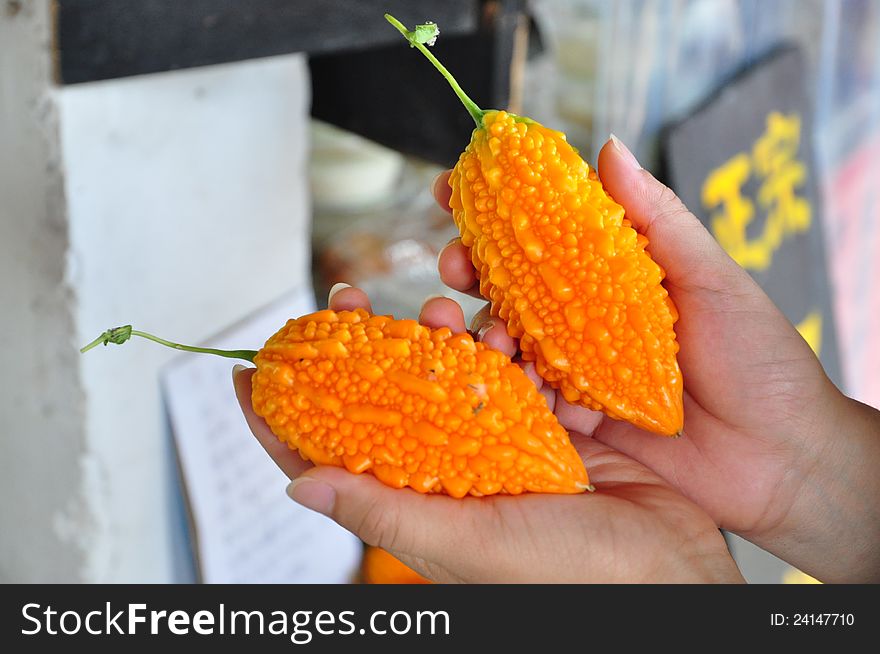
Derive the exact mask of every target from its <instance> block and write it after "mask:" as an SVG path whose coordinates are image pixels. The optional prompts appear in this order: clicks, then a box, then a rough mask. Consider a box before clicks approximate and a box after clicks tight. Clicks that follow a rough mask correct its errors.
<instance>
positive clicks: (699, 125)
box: [664, 48, 840, 383]
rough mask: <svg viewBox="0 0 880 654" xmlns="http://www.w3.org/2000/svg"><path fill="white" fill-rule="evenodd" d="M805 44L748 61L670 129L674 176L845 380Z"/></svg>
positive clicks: (836, 376)
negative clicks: (749, 63) (829, 269)
mask: <svg viewBox="0 0 880 654" xmlns="http://www.w3.org/2000/svg"><path fill="white" fill-rule="evenodd" d="M806 75H807V72H806V68H805V62H804V59H803V55H802V53H801V52H800V51H799V50H797V49H795V48H788V49H784V50H781V51H778V52H776V53H774V54H773V55H771V56H769V57H768V58H767V59H765V60H763V61H762V62H761V63H759V64H756V65H755V66H753V67H751V68H750V69H749V70H748V71H746V72H745V73H744V74H742V75H740V76H739V77H737V78H736V79H735V80H733V81H732V82H731V83H730V84H728V85H726V86H725V87H724V88H723V89H722V90H721V91H719V92H718V93H717V94H716V95H715V96H714V97H713V98H712V99H711V100H710V101H709V102H707V103H706V104H705V105H703V106H702V107H700V108H699V109H698V110H697V111H695V112H694V113H693V114H691V115H690V116H688V117H687V118H686V119H684V120H683V121H681V122H680V123H678V124H676V125H675V126H674V127H672V128H671V129H670V130H668V131H667V133H666V135H665V139H664V146H665V148H664V156H665V165H666V173H667V177H668V180H667V181H668V182H669V183H670V185H671V186H672V188H673V189H674V190H675V191H676V192H677V193H678V195H679V197H681V199H682V200H683V201H684V203H685V204H686V205H687V206H688V207H689V208H690V209H691V210H692V211H693V212H694V213H695V214H696V215H697V216H698V217H699V218H700V220H702V221H703V224H705V225H706V227H707V228H708V229H709V230H710V231H711V232H712V235H713V236H714V237H715V238H716V239H717V240H718V242H719V243H720V244H721V245H722V246H723V247H724V248H725V250H727V252H728V253H729V254H730V255H731V257H733V259H734V260H736V261H737V263H739V264H740V265H741V266H742V267H743V268H745V269H746V270H748V271H749V273H751V275H752V277H754V279H755V280H756V281H757V282H758V283H759V284H760V285H761V287H762V288H763V289H764V290H765V291H766V292H767V294H768V295H769V296H770V297H771V298H772V299H773V301H774V302H775V303H776V305H777V306H778V307H779V308H780V309H781V310H782V311H783V312H784V313H785V315H786V316H787V317H788V318H789V320H791V322H792V323H793V324H794V325H795V326H796V327H797V328H798V330H799V331H800V333H801V335H802V336H803V337H804V338H805V339H806V341H807V342H808V343H809V344H810V346H811V347H812V348H813V350H814V351H816V353H817V354H819V356H820V358H821V360H822V363H823V365H824V366H825V370H826V371H827V373H828V375H829V376H830V377H831V379H833V380H834V381H835V382H836V383H839V382H840V361H839V358H838V351H837V343H836V338H835V329H834V317H833V312H832V303H831V287H830V284H829V279H828V273H827V267H826V263H825V248H824V237H823V223H822V215H821V211H822V205H821V201H820V196H819V189H818V184H817V178H816V176H817V171H816V165H815V159H814V157H813V149H812V143H811V139H812V135H813V130H812V125H811V122H810V120H811V119H810V104H809V100H808V96H807V93H806V88H805V80H806Z"/></svg>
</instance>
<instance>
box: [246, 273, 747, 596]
mask: <svg viewBox="0 0 880 654" xmlns="http://www.w3.org/2000/svg"><path fill="white" fill-rule="evenodd" d="M329 304H330V308H332V309H335V310H343V309H354V308H357V307H362V308H364V309H367V310H370V303H369V300H368V298H367V296H366V295H365V294H364V293H363V292H362V291H361V290H360V289H357V288H351V287H348V288H345V289H343V290H339V291H338V292H336V293H331V298H330V303H329ZM419 320H420V322H421V323H422V324H424V325H427V326H430V327H441V326H448V327H449V328H450V329H452V331H453V332H455V333H460V332H463V331H464V330H465V325H464V316H463V315H462V312H461V308H460V307H459V306H458V304H456V303H455V302H454V301H452V300H449V299H447V298H434V299H431V300H429V301H427V302H426V303H425V305H424V307H423V309H422V312H421V315H420V317H419ZM252 376H253V369H242V368H236V370H234V371H233V382H234V385H235V390H236V394H237V396H238V399H239V402H240V403H241V407H242V411H243V412H244V415H245V418H246V420H247V422H248V424H249V426H250V428H251V430H252V431H253V433H254V435H255V436H256V437H257V439H258V440H259V442H260V443H261V444H262V445H263V447H264V448H265V449H266V451H267V452H268V453H269V455H270V456H271V457H272V458H273V459H274V460H275V462H276V463H277V464H278V466H279V467H280V468H281V469H282V470H283V471H284V472H285V473H286V474H287V475H288V477H290V478H291V479H294V481H293V482H292V483H291V484H290V486H289V487H288V494H289V495H290V496H291V497H292V498H293V499H294V500H295V501H297V502H299V503H300V504H302V505H304V506H306V507H308V508H310V509H313V510H315V511H318V512H319V513H322V514H324V515H327V516H329V517H330V518H332V519H333V520H335V521H336V522H338V523H339V524H340V525H342V526H343V527H345V528H346V529H348V530H350V531H351V532H353V533H354V534H356V535H357V536H359V537H360V538H361V539H363V540H364V541H365V542H367V543H368V544H370V545H376V546H379V547H382V548H384V549H386V550H388V551H389V552H391V553H392V554H394V555H395V556H397V557H398V558H399V559H401V560H402V561H403V562H404V563H406V564H407V565H409V566H410V567H412V568H414V569H415V570H417V571H418V572H420V573H421V574H422V575H424V576H426V577H428V578H429V579H432V580H434V581H438V582H471V583H491V582H497V583H507V582H523V583H530V582H544V583H553V582H559V583H572V582H599V583H601V582H608V583H614V582H620V583H632V582H656V583H661V582H668V583H700V582H730V583H733V582H742V576H741V575H740V574H739V570H738V569H737V568H736V564H735V563H734V562H733V559H732V558H731V557H730V554H729V552H728V550H727V546H726V543H725V542H724V538H723V537H722V535H721V533H720V532H719V531H718V529H717V527H716V525H715V523H714V522H713V521H712V519H711V518H710V517H709V516H708V515H707V514H706V513H705V512H704V511H702V510H701V509H700V508H699V507H697V506H696V504H694V503H693V502H691V501H690V500H688V499H686V498H685V497H684V496H683V495H682V494H681V493H679V492H678V491H676V490H674V489H673V488H672V487H671V485H670V484H669V483H668V482H666V481H664V480H663V479H662V478H661V477H660V476H659V475H657V474H656V473H654V472H652V471H650V470H649V469H648V468H646V467H645V466H644V465H642V464H640V463H638V462H637V461H635V460H634V459H632V458H630V457H629V456H627V455H625V454H623V453H621V452H619V451H617V450H615V449H614V448H612V447H610V446H608V445H606V444H603V443H600V442H598V441H596V440H595V439H593V438H589V437H587V436H584V435H582V434H578V433H572V434H571V439H572V442H573V444H574V445H575V447H576V448H577V449H578V451H579V453H580V454H581V456H582V457H583V460H584V463H585V465H586V467H587V469H588V470H589V472H590V479H591V481H592V483H593V484H594V485H595V486H596V488H597V491H596V492H595V493H585V494H582V495H551V494H526V495H521V496H517V497H510V496H492V497H484V498H474V497H466V498H463V499H453V498H450V497H447V496H445V495H422V494H419V493H417V492H415V491H413V490H411V489H408V488H404V489H393V488H390V487H388V486H385V485H384V484H382V483H381V482H379V481H378V480H377V479H376V478H375V477H373V476H372V475H369V474H361V475H353V474H351V473H350V472H348V471H347V470H344V469H342V468H335V467H331V466H319V467H313V466H312V465H311V464H310V463H307V462H305V461H303V460H302V459H301V458H300V456H299V455H298V454H297V453H296V452H295V451H293V450H290V449H289V448H288V447H287V445H286V444H284V443H281V442H280V441H279V440H278V439H277V438H276V437H275V436H274V435H273V434H272V433H271V431H270V430H269V428H268V426H267V425H266V423H265V421H263V419H262V418H260V417H258V416H257V415H256V414H255V413H254V412H253V408H252V406H251V401H250V397H251V377H252Z"/></svg>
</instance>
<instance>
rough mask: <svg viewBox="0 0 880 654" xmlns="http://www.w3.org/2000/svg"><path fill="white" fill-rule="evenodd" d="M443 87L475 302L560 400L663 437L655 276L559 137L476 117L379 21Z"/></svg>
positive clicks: (667, 424)
mask: <svg viewBox="0 0 880 654" xmlns="http://www.w3.org/2000/svg"><path fill="white" fill-rule="evenodd" d="M386 18H387V19H388V21H389V22H390V23H391V24H392V25H394V26H395V27H396V28H397V29H398V30H399V31H400V32H401V33H402V34H403V35H404V36H405V37H406V38H407V40H408V41H409V42H410V44H411V45H412V46H414V47H416V48H418V49H419V50H420V51H421V52H422V53H423V54H424V55H425V56H426V57H428V59H430V60H431V62H432V63H433V64H434V65H435V67H437V68H438V70H440V72H441V73H442V74H443V76H444V77H446V79H447V80H448V81H449V83H450V85H451V86H452V88H453V90H454V91H455V92H456V94H457V95H458V96H459V98H460V99H461V100H462V102H463V104H464V105H465V107H466V108H467V109H468V111H469V112H470V113H471V115H472V116H473V118H474V120H475V122H476V124H477V128H476V129H475V130H474V131H473V135H472V137H471V141H470V143H469V144H468V146H467V148H466V149H465V151H464V152H463V153H462V154H461V156H460V158H459V160H458V163H457V164H456V165H455V168H454V169H453V171H452V174H451V177H450V180H449V183H450V186H451V187H452V196H451V199H450V203H449V206H450V208H451V209H452V212H453V218H454V220H455V223H456V225H457V226H458V228H459V231H460V233H461V241H462V243H463V244H464V245H465V246H467V247H468V248H470V254H471V258H472V261H473V264H474V267H475V268H476V271H477V275H478V278H479V280H480V291H481V293H482V294H483V295H484V296H485V297H487V298H489V300H490V301H491V305H492V313H493V315H496V316H499V317H500V318H501V319H502V320H504V321H505V322H506V323H507V329H508V332H509V333H510V335H511V336H513V337H515V338H518V339H519V343H520V349H521V350H522V358H523V359H525V360H526V361H534V362H535V366H536V369H537V372H538V374H540V375H541V376H542V377H543V378H544V379H545V380H546V381H548V382H549V383H550V385H551V386H552V387H553V388H556V389H558V390H559V391H560V392H561V393H562V396H563V397H564V398H565V399H566V400H568V401H569V402H572V403H576V404H580V405H582V406H585V407H587V408H589V409H595V410H602V411H604V412H605V413H606V414H607V415H609V416H611V417H612V418H617V419H622V420H627V421H629V422H631V423H633V424H634V425H637V426H638V427H642V428H644V429H647V430H650V431H653V432H656V433H659V434H665V435H676V434H678V433H680V432H681V429H682V423H683V410H682V391H683V386H682V378H681V371H680V370H679V367H678V363H677V361H676V354H677V352H678V343H677V342H676V338H675V331H674V329H673V325H674V323H675V321H676V320H677V318H678V314H677V311H676V309H675V306H674V305H673V303H672V301H671V299H670V298H669V296H668V294H667V292H666V289H665V288H663V286H662V285H661V281H662V279H663V277H664V271H663V269H662V268H661V267H660V266H659V265H658V264H657V263H656V262H655V261H653V260H652V259H651V256H650V254H648V252H647V251H646V250H645V246H646V245H647V244H648V241H647V239H646V238H645V237H644V236H643V235H641V234H638V233H637V232H636V230H635V229H633V227H632V224H631V223H630V221H629V220H627V219H626V217H625V216H624V210H623V208H622V207H621V206H620V205H619V204H617V203H616V202H614V200H612V199H611V197H610V196H609V195H608V194H607V193H606V192H605V190H604V189H603V187H602V184H601V182H600V181H599V179H598V177H597V176H596V173H595V171H593V170H592V169H591V168H590V167H589V166H588V165H587V163H586V162H584V160H583V159H581V157H580V156H579V155H578V153H577V151H576V150H575V149H574V148H573V147H572V146H571V145H569V144H568V143H567V142H566V139H565V135H564V134H562V133H560V132H557V131H554V130H551V129H548V128H546V127H544V126H543V125H540V124H539V123H537V122H535V121H534V120H531V119H530V118H525V117H522V116H516V115H514V114H511V113H507V112H505V111H483V110H481V109H480V108H479V107H477V106H476V104H474V103H473V101H471V100H470V98H468V97H467V95H466V94H465V93H464V92H463V91H462V90H461V87H459V85H458V84H457V83H456V82H455V80H454V79H453V78H452V76H451V75H450V74H449V72H448V71H447V70H446V69H445V68H444V67H443V66H442V65H441V64H440V63H439V62H438V61H437V59H436V58H435V57H434V56H433V55H432V54H431V53H430V51H428V49H427V48H426V47H425V46H424V43H426V42H428V41H429V40H430V39H432V38H433V37H435V36H436V29H433V30H432V27H435V26H433V25H432V24H428V25H421V26H419V27H418V28H417V29H416V30H415V31H412V32H410V31H408V30H407V29H406V28H405V27H404V26H403V25H402V24H400V23H399V22H398V21H397V20H395V19H394V18H393V17H391V16H388V15H387V14H386Z"/></svg>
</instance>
